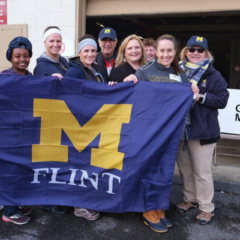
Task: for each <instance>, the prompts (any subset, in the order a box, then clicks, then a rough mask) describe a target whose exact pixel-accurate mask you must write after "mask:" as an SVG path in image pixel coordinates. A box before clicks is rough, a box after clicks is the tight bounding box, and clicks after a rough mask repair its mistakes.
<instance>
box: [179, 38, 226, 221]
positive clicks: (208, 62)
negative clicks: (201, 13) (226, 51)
mask: <svg viewBox="0 0 240 240" xmlns="http://www.w3.org/2000/svg"><path fill="white" fill-rule="evenodd" d="M180 58H181V62H180V66H181V68H182V69H183V70H184V71H185V72H186V74H187V77H188V81H189V82H193V83H195V84H196V85H198V86H199V90H200V91H199V94H197V97H196V104H195V105H194V107H193V108H192V109H191V111H190V118H189V121H188V123H187V124H185V131H184V135H185V136H184V139H182V141H181V142H180V145H179V151H178V157H177V163H178V167H179V171H180V175H181V178H182V181H183V195H184V197H183V202H182V203H179V204H178V205H177V209H176V210H177V212H181V213H184V212H186V211H188V210H190V209H192V208H198V207H199V210H200V211H199V213H198V215H197V217H196V219H197V222H198V223H199V224H201V225H204V224H207V223H209V222H210V221H211V218H212V217H213V216H214V204H213V203H212V199H213V196H214V186H213V177H212V170H211V165H212V156H213V150H214V145H215V143H216V142H217V141H218V139H219V138H220V129H219V123H218V109H222V108H225V107H226V105H227V100H228V97H229V93H228V91H227V83H226V81H225V79H224V78H223V77H222V75H221V74H220V73H219V72H218V71H217V70H216V69H215V68H214V67H213V65H212V62H213V57H212V55H211V53H210V51H209V50H208V41H207V39H206V38H204V37H200V36H192V37H191V38H190V39H189V40H188V42H187V46H186V47H184V48H183V49H182V51H181V54H180ZM185 142H187V148H184V147H183V146H184V145H186V144H185Z"/></svg>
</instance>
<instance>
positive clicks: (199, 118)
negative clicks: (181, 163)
mask: <svg viewBox="0 0 240 240" xmlns="http://www.w3.org/2000/svg"><path fill="white" fill-rule="evenodd" d="M198 87H199V90H200V91H199V93H200V94H205V93H206V97H205V101H204V103H203V104H201V103H199V102H196V103H195V105H194V107H193V108H192V109H191V112H190V116H191V127H190V136H189V138H190V139H191V140H200V143H201V145H204V144H208V143H214V142H216V141H217V140H218V139H219V138H220V127H219V123H218V109H222V108H225V107H226V105H227V101H228V97H229V92H228V91H227V82H226V81H225V79H224V78H223V77H222V75H221V74H220V72H218V71H217V70H216V69H215V68H214V67H213V66H212V65H209V67H208V69H207V70H206V72H205V74H204V75H203V76H202V78H201V79H200V81H199V82H198Z"/></svg>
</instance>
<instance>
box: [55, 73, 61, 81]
mask: <svg viewBox="0 0 240 240" xmlns="http://www.w3.org/2000/svg"><path fill="white" fill-rule="evenodd" d="M52 76H53V77H58V78H59V79H60V80H62V79H63V75H62V74H60V73H53V74H52Z"/></svg>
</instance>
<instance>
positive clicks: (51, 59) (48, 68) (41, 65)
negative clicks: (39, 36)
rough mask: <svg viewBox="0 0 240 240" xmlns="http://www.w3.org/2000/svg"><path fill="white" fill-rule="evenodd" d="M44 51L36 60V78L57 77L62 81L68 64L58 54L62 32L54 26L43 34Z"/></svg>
mask: <svg viewBox="0 0 240 240" xmlns="http://www.w3.org/2000/svg"><path fill="white" fill-rule="evenodd" d="M43 41H44V46H45V49H46V51H45V52H44V53H42V55H41V56H40V58H38V59H37V66H36V67H35V69H34V75H36V76H57V77H58V78H59V79H62V78H63V76H64V75H65V72H66V71H67V69H68V67H69V66H68V62H67V60H66V59H65V58H63V57H61V55H60V54H59V52H60V50H61V48H62V32H61V30H60V29H59V28H58V27H56V26H50V27H47V28H46V29H45V31H44V34H43Z"/></svg>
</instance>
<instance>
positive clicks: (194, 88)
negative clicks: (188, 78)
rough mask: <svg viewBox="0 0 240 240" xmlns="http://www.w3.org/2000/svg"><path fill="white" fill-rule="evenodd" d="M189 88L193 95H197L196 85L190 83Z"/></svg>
mask: <svg viewBox="0 0 240 240" xmlns="http://www.w3.org/2000/svg"><path fill="white" fill-rule="evenodd" d="M191 88H192V91H193V94H194V95H197V94H198V93H199V88H198V86H197V85H196V84H194V83H192V86H191Z"/></svg>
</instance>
